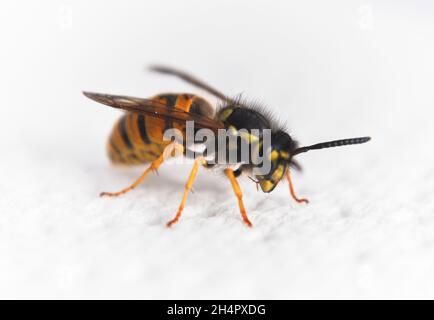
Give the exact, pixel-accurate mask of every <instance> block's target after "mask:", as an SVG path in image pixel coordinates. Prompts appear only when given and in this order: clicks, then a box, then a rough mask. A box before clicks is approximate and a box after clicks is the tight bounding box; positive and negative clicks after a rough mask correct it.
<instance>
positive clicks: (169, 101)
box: [158, 94, 178, 131]
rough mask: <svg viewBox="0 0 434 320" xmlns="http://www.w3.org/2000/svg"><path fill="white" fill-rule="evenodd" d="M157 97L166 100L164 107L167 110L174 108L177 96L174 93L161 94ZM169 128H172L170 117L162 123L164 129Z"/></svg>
mask: <svg viewBox="0 0 434 320" xmlns="http://www.w3.org/2000/svg"><path fill="white" fill-rule="evenodd" d="M158 98H159V99H164V100H166V107H167V109H168V110H169V112H170V111H171V110H172V109H174V108H175V106H176V101H177V100H178V96H177V95H176V94H163V95H161V96H159V97H158ZM170 128H173V122H172V120H171V119H166V120H165V125H164V131H166V130H168V129H170Z"/></svg>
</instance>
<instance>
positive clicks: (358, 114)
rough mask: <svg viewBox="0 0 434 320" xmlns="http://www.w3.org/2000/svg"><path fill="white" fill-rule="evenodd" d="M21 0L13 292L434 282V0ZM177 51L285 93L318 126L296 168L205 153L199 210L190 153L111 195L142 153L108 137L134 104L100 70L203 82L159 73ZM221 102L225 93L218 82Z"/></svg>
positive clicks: (211, 69)
mask: <svg viewBox="0 0 434 320" xmlns="http://www.w3.org/2000/svg"><path fill="white" fill-rule="evenodd" d="M27 2H28V3H27V4H25V5H23V4H22V3H21V4H19V3H18V2H12V1H10V3H9V4H8V3H7V2H4V3H2V5H1V7H2V8H1V9H0V30H1V31H0V32H1V39H2V50H1V51H2V52H1V54H0V55H1V56H0V57H1V58H0V67H1V68H0V69H1V70H2V71H1V73H0V85H1V88H2V92H3V98H2V102H1V107H0V119H2V124H1V126H0V134H1V139H0V148H1V150H3V151H2V153H1V157H0V177H1V179H0V193H1V197H0V297H2V298H15V297H21V298H22V297H25V298H29V297H33V298H48V297H51V298H79V297H84V298H364V297H369V298H384V297H389V298H398V297H399V298H403V297H411V298H415V297H423V298H428V297H429V298H434V289H433V286H434V275H433V274H434V273H433V270H434V210H433V209H434V202H433V198H432V197H433V196H432V191H433V187H434V151H433V147H432V146H433V140H434V135H433V133H434V129H433V128H432V118H433V115H434V112H433V103H434V95H433V92H434V91H433V89H432V88H433V83H434V81H433V80H434V79H433V78H434V77H433V75H434V67H433V57H434V45H433V31H434V29H433V24H434V23H433V21H434V20H433V18H434V14H433V5H432V4H430V3H429V2H428V1H416V2H414V4H412V5H404V4H403V3H404V2H402V3H399V2H397V1H375V3H373V4H371V5H370V4H367V3H366V2H363V1H332V2H327V5H326V4H325V2H323V1H317V2H315V1H307V2H303V3H304V5H303V6H301V7H299V6H297V5H295V4H293V5H288V4H285V3H286V2H284V1H282V2H273V3H274V4H273V5H272V6H271V5H270V2H267V3H266V2H265V1H264V2H263V1H248V2H246V3H239V4H234V3H233V2H232V1H216V2H207V4H204V3H203V2H201V1H182V2H180V1H177V2H173V3H169V2H165V1H158V2H157V1H155V2H154V3H153V4H148V5H145V4H140V1H131V2H129V3H128V4H125V2H124V1H122V2H121V1H119V2H110V3H109V2H107V1H93V2H92V3H90V2H88V1H63V2H62V4H59V3H58V2H56V1H46V2H44V4H42V3H33V2H30V1H27ZM151 62H164V63H169V64H172V65H176V66H180V67H183V68H185V69H188V70H190V71H191V72H193V73H195V74H197V75H199V76H200V77H202V78H205V79H207V80H208V81H209V82H211V83H212V84H214V85H215V86H216V87H219V88H221V90H223V91H225V92H227V93H228V94H237V93H239V92H241V91H243V92H244V93H245V94H246V95H247V96H250V97H254V98H259V99H260V100H263V101H265V102H267V104H268V105H269V106H270V108H271V109H272V110H273V111H275V113H276V114H277V115H278V116H279V118H281V119H282V120H284V121H286V122H287V123H288V127H289V128H290V133H291V134H294V135H295V137H296V138H297V139H299V140H300V141H301V142H302V143H303V144H310V143H315V142H319V141H322V140H328V139H333V138H345V137H352V136H359V135H365V134H369V135H371V136H372V137H373V141H372V142H370V143H369V144H367V145H363V146H354V147H347V148H341V149H335V150H333V151H332V150H330V151H321V152H312V153H309V154H306V155H301V156H300V158H299V160H300V162H301V163H302V164H303V165H304V169H305V172H304V173H303V174H302V175H300V174H295V175H294V180H295V183H296V188H297V190H298V193H299V194H300V195H303V196H304V195H306V196H308V197H309V198H310V200H311V204H309V205H308V206H298V205H296V204H294V203H293V202H291V200H290V198H289V193H288V188H287V185H286V184H285V183H282V185H280V186H279V187H278V188H277V189H276V190H275V191H274V192H273V193H272V194H268V195H266V194H262V193H259V192H257V191H256V189H255V186H254V184H252V183H251V182H250V181H249V180H245V181H242V182H241V186H242V189H243V191H244V193H245V203H246V207H247V209H248V212H249V215H250V218H251V220H252V222H253V223H254V228H253V229H252V230H248V229H246V228H245V227H244V226H243V225H242V223H241V221H240V217H239V213H238V208H237V205H236V200H235V198H234V197H233V195H232V191H231V190H230V187H229V182H228V181H226V180H224V179H223V178H222V177H220V176H218V175H215V174H207V172H205V171H204V170H201V171H200V174H199V176H198V179H197V183H196V185H195V193H194V194H191V195H190V196H189V198H188V202H187V207H186V209H185V212H184V215H183V217H182V219H181V221H180V223H179V224H178V225H177V226H176V227H175V228H173V229H172V230H167V229H166V228H164V224H165V222H167V221H168V220H169V219H170V218H171V217H173V215H174V214H175V212H176V209H177V206H178V204H179V201H180V198H181V195H182V188H183V184H184V181H185V179H186V177H187V175H188V170H189V168H188V167H178V166H174V165H167V166H165V167H162V169H161V170H160V175H159V176H152V177H150V178H149V179H147V180H146V182H145V183H144V184H143V185H141V186H140V187H139V188H138V189H137V190H136V191H134V192H132V193H130V194H128V195H126V196H124V197H122V198H119V199H101V198H98V197H97V194H98V193H99V192H100V191H112V190H116V189H119V188H120V187H124V186H125V185H127V184H129V183H130V182H131V181H133V180H134V179H135V178H136V176H137V175H138V174H139V172H140V170H139V169H133V170H127V169H116V168H112V167H111V166H110V165H109V164H108V161H107V159H106V157H105V154H104V144H105V140H106V137H107V135H108V132H109V130H110V128H111V126H112V124H113V122H114V120H115V119H116V118H117V117H118V116H119V113H118V112H117V111H116V110H111V109H109V108H105V107H102V106H99V105H97V104H95V103H93V102H91V101H89V100H86V99H85V98H84V97H83V96H81V94H80V91H81V90H83V89H86V90H94V91H101V92H111V93H119V94H130V95H136V96H143V97H146V96H151V95H153V94H155V93H157V92H161V91H193V92H197V91H195V90H194V89H192V88H190V87H188V86H187V85H185V84H183V83H181V82H178V81H176V80H174V79H171V78H164V77H159V76H157V75H152V74H149V73H145V72H144V71H143V66H144V65H145V64H146V63H151ZM212 101H213V100H212Z"/></svg>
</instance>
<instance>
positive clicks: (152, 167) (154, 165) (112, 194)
mask: <svg viewBox="0 0 434 320" xmlns="http://www.w3.org/2000/svg"><path fill="white" fill-rule="evenodd" d="M163 161H164V155H163V154H162V155H161V156H159V157H158V159H156V160H155V161H153V162H152V163H151V165H150V166H149V167H148V168H146V170H145V171H144V172H143V173H142V175H141V176H140V177H139V178H138V179H137V180H136V181H134V183H133V184H132V185H130V186H129V187H128V188H125V189H122V190H121V191H118V192H101V193H100V197H103V196H109V197H117V196H120V195H123V194H125V193H127V192H130V191H131V190H133V189H134V188H135V187H137V186H138V185H139V184H140V183H141V182H142V181H143V179H145V178H146V176H147V175H148V174H149V173H150V172H151V171H157V169H158V168H159V167H160V166H161V164H162V163H163Z"/></svg>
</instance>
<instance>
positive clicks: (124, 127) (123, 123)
mask: <svg viewBox="0 0 434 320" xmlns="http://www.w3.org/2000/svg"><path fill="white" fill-rule="evenodd" d="M119 130H120V133H121V137H122V140H123V141H124V143H125V145H126V146H127V148H128V149H132V148H133V145H132V144H131V141H130V138H129V137H128V134H127V116H125V117H123V118H122V119H121V122H120V125H119Z"/></svg>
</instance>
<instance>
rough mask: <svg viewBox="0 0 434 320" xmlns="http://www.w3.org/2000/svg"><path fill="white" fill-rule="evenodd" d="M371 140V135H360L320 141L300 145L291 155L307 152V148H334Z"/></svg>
mask: <svg viewBox="0 0 434 320" xmlns="http://www.w3.org/2000/svg"><path fill="white" fill-rule="evenodd" d="M369 140H371V137H360V138H351V139H342V140H333V141H327V142H321V143H317V144H314V145H311V146H307V147H301V148H297V149H295V151H294V153H293V156H295V155H297V154H299V153H303V152H308V151H309V150H318V149H325V148H334V147H341V146H348V145H351V144H361V143H365V142H368V141H369Z"/></svg>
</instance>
